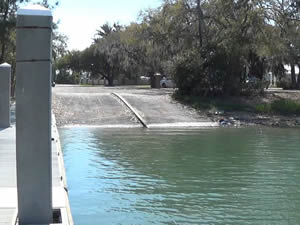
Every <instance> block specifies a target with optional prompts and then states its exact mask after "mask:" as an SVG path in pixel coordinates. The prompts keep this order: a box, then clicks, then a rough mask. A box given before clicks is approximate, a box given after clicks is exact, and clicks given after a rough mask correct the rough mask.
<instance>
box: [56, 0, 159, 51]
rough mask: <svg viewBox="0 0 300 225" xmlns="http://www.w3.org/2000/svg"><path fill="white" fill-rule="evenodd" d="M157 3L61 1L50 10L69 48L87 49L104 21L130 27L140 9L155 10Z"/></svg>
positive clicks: (148, 0) (142, 0) (153, 0)
mask: <svg viewBox="0 0 300 225" xmlns="http://www.w3.org/2000/svg"><path fill="white" fill-rule="evenodd" d="M160 3H161V1H160V0H60V4H59V6H58V7H56V8H55V9H54V11H53V16H54V21H57V20H60V24H59V30H60V31H61V32H62V33H64V34H66V35H67V36H68V38H69V42H68V46H69V49H70V50H71V49H78V50H82V49H84V48H86V47H88V46H89V45H90V44H91V42H92V38H93V36H94V34H95V31H96V29H98V28H99V27H100V25H102V24H104V23H105V22H110V23H113V22H120V24H129V23H130V22H132V21H135V20H136V18H137V16H138V14H139V12H140V10H141V9H146V8H149V7H150V8H156V7H158V6H159V5H160Z"/></svg>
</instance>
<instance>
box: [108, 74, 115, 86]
mask: <svg viewBox="0 0 300 225" xmlns="http://www.w3.org/2000/svg"><path fill="white" fill-rule="evenodd" d="M107 81H108V86H109V87H113V86H114V77H113V76H109V77H108V79H107Z"/></svg>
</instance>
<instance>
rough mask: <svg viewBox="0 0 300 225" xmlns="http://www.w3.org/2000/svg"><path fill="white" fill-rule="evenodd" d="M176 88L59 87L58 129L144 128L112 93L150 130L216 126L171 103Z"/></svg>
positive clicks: (56, 98)
mask: <svg viewBox="0 0 300 225" xmlns="http://www.w3.org/2000/svg"><path fill="white" fill-rule="evenodd" d="M173 92H174V89H150V88H147V87H143V86H121V87H103V86H93V87H85V86H76V85H57V86H56V87H55V88H54V89H53V110H54V113H55V115H56V119H57V122H58V125H59V126H65V125H89V126H103V127H113V126H116V127H136V126H137V127H141V126H142V125H141V124H140V123H139V121H138V120H137V119H136V117H135V114H134V113H133V112H132V110H129V109H128V107H126V105H125V104H124V103H123V102H122V101H120V99H118V98H116V97H115V96H114V95H112V93H117V94H118V95H120V96H122V97H123V98H124V99H125V100H126V101H127V102H128V103H129V104H130V105H131V106H132V107H133V108H134V109H135V111H137V112H138V113H139V115H140V116H141V117H142V118H143V119H144V120H145V121H146V123H147V124H148V125H149V127H189V126H192V127H195V126H215V125H216V124H214V123H212V121H211V120H210V119H208V118H207V117H206V116H205V115H200V114H199V113H198V112H196V111H195V110H193V109H191V108H188V107H186V106H183V105H182V104H180V103H178V102H176V101H174V100H172V97H171V95H172V94H173Z"/></svg>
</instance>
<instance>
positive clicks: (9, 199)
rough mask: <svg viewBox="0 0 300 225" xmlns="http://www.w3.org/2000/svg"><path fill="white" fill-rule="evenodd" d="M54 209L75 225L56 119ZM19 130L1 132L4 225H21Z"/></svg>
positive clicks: (0, 212) (0, 184)
mask: <svg viewBox="0 0 300 225" xmlns="http://www.w3.org/2000/svg"><path fill="white" fill-rule="evenodd" d="M52 124H53V125H52V138H54V140H53V141H52V185H53V209H60V211H61V223H59V224H63V225H73V220H72V215H71V210H70V204H69V199H68V193H67V181H66V176H65V168H64V163H63V154H62V151H61V146H60V140H59V135H58V131H57V128H56V122H55V118H54V117H53V120H52ZM15 132H16V129H15V126H14V125H13V126H12V127H10V128H7V129H0V225H16V224H18V212H17V184H16V144H15V143H16V142H15Z"/></svg>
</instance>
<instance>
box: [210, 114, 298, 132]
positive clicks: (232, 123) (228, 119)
mask: <svg viewBox="0 0 300 225" xmlns="http://www.w3.org/2000/svg"><path fill="white" fill-rule="evenodd" d="M207 116H208V118H210V119H211V120H213V121H215V122H219V124H220V126H221V127H250V126H264V127H276V128H300V117H299V116H281V115H264V114H258V113H248V112H229V113H224V114H223V115H209V114H208V115H207Z"/></svg>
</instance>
